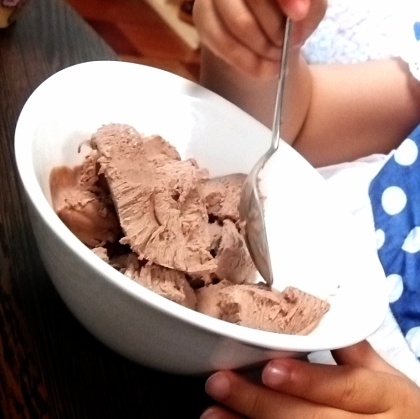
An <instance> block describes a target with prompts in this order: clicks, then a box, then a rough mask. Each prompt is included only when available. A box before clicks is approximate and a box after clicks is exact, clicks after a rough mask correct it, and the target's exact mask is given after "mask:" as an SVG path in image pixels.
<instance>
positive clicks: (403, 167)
mask: <svg viewBox="0 0 420 419" xmlns="http://www.w3.org/2000/svg"><path fill="white" fill-rule="evenodd" d="M414 34H415V36H416V40H417V41H419V40H420V22H416V23H415V24H414ZM369 197H370V200H371V205H372V212H373V218H374V224H375V229H376V238H377V247H378V255H379V259H380V261H381V263H382V265H383V268H384V271H385V274H386V276H387V282H388V285H389V290H390V293H389V296H390V308H391V310H392V313H393V315H394V317H395V319H396V321H397V323H398V325H399V327H400V328H401V331H402V333H403V335H404V336H405V338H406V340H407V343H408V345H409V346H410V348H411V349H412V350H413V352H414V353H415V354H416V356H417V358H419V359H420V126H418V127H417V128H416V129H415V130H414V131H413V132H412V133H411V134H410V135H409V137H408V138H407V139H406V140H405V141H404V142H403V143H402V144H401V145H400V146H399V147H398V149H397V150H396V151H395V153H394V154H393V155H392V156H391V158H390V159H389V160H388V161H387V163H386V164H385V165H384V167H383V168H382V169H381V170H380V171H379V173H378V174H377V175H376V177H375V178H374V179H373V180H372V182H371V184H370V186H369Z"/></svg>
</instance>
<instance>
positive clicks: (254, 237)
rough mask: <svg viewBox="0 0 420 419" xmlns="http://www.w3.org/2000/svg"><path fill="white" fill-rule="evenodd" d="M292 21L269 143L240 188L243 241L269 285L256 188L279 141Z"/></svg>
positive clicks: (270, 275) (270, 272)
mask: <svg viewBox="0 0 420 419" xmlns="http://www.w3.org/2000/svg"><path fill="white" fill-rule="evenodd" d="M290 28H291V21H290V19H289V18H287V19H286V24H285V29H284V40H283V50H282V59H281V67H280V72H279V79H278V84H277V96H276V104H275V108H274V119H273V128H272V138H271V146H270V148H269V149H268V151H267V152H266V153H265V154H264V155H263V156H262V157H261V158H260V159H259V160H258V162H257V163H256V164H255V166H254V167H253V168H252V170H251V172H250V173H249V174H248V176H247V177H246V179H245V182H244V185H243V187H242V193H241V199H240V203H239V212H240V216H241V220H242V221H244V222H245V241H246V244H247V246H248V250H249V253H250V255H251V258H252V260H253V262H254V264H255V267H256V268H257V270H258V271H259V273H260V274H261V276H262V277H263V279H264V280H265V282H266V283H267V285H268V286H270V287H271V286H272V285H273V270H272V267H271V259H270V251H269V248H268V241H267V233H266V227H265V220H264V210H263V205H262V202H261V198H260V194H259V190H258V174H259V172H260V170H261V169H262V168H263V167H264V166H265V164H266V163H267V161H268V160H269V159H270V157H271V156H272V155H273V154H274V153H275V152H276V151H277V149H278V147H279V144H280V137H281V136H280V125H281V115H282V108H283V93H284V84H285V79H286V71H287V57H288V52H289V37H290Z"/></svg>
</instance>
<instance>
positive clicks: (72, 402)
mask: <svg viewBox="0 0 420 419" xmlns="http://www.w3.org/2000/svg"><path fill="white" fill-rule="evenodd" d="M116 58H117V57H116V55H115V54H114V53H113V52H112V50H111V49H110V48H109V47H108V46H107V45H106V44H105V43H104V42H103V41H102V40H101V39H100V38H98V36H97V35H96V34H95V33H94V32H93V31H92V30H91V29H90V27H88V26H87V25H86V24H85V23H84V22H83V21H82V20H81V19H80V18H79V17H78V16H77V15H76V14H75V13H74V11H73V10H72V9H70V8H69V7H68V6H67V5H66V4H65V3H63V2H62V1H61V0H31V1H30V2H29V4H28V6H27V8H26V9H25V10H24V11H23V12H22V14H21V16H20V18H19V19H18V21H17V22H16V23H15V24H14V25H13V26H11V27H10V28H8V29H5V30H0V405H1V412H0V418H1V419H3V418H5V419H8V418H30V419H34V418H89V419H96V418H147V419H153V418H169V417H181V418H183V419H185V418H198V417H199V415H200V413H201V412H202V410H203V409H204V408H205V407H206V406H207V405H208V404H209V403H210V401H209V399H208V398H207V397H206V395H205V393H204V390H203V388H204V378H203V377H183V376H176V375H169V374H164V373H161V372H157V371H153V370H150V369H147V368H144V367H142V366H139V365H137V364H134V363H132V362H130V361H128V360H126V359H124V358H122V357H121V356H119V355H117V354H115V353H114V352H112V351H111V350H109V349H108V348H106V347H105V346H104V345H102V344H101V343H100V342H98V341H97V340H96V339H95V338H93V337H92V336H91V335H90V334H89V333H88V332H87V331H86V330H85V329H84V328H83V327H82V326H81V325H80V324H79V323H78V322H77V321H76V320H75V318H74V317H73V316H72V315H71V313H70V312H69V311H68V309H67V308H66V306H65V305H64V303H63V302H62V300H61V299H60V297H59V296H58V294H57V292H56V291H55V289H54V287H53V285H52V283H51V281H50V279H49V277H48V275H47V274H46V272H45V271H44V269H43V266H42V263H41V262H40V260H39V257H38V251H37V248H36V245H35V241H34V237H33V234H32V230H31V226H30V222H29V218H28V213H27V208H26V205H25V201H24V196H23V193H22V190H21V186H20V182H19V178H18V174H17V170H16V166H15V159H14V149H13V139H14V130H15V126H16V122H17V119H18V116H19V113H20V110H21V109H22V107H23V105H24V103H25V101H26V99H27V98H28V97H29V95H30V94H31V93H32V92H33V90H34V89H35V88H36V87H37V86H38V85H39V84H40V83H41V82H42V81H43V80H45V79H46V78H47V77H49V76H50V75H52V74H53V73H55V72H57V71H58V70H60V69H62V68H65V67H67V66H69V65H72V64H76V63H79V62H84V61H90V60H101V59H116Z"/></svg>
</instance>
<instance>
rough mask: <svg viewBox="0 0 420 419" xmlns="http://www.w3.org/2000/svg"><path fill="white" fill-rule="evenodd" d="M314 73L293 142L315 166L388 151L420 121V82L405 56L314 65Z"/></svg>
mask: <svg viewBox="0 0 420 419" xmlns="http://www.w3.org/2000/svg"><path fill="white" fill-rule="evenodd" d="M310 77H311V79H312V83H311V87H312V94H311V100H310V105H309V107H308V112H307V115H306V119H305V122H304V123H303V125H302V128H301V131H300V132H299V133H298V134H297V135H296V136H295V137H293V138H292V143H293V146H294V147H295V148H296V149H297V150H298V151H299V152H300V153H301V154H302V155H304V156H305V157H306V158H307V159H308V160H309V161H310V162H311V163H312V164H314V165H315V166H322V165H327V164H331V163H338V162H343V161H350V160H353V159H355V158H359V157H363V156H366V155H369V154H372V153H388V152H389V151H391V150H392V149H393V148H395V147H396V146H398V145H399V144H400V143H401V141H402V140H404V139H405V138H406V136H407V135H408V134H409V133H410V132H411V131H412V130H413V129H414V128H415V127H416V126H417V125H418V124H419V123H420V83H419V82H418V81H416V80H415V79H414V78H413V77H412V75H411V74H410V72H409V70H408V66H407V64H405V63H404V62H402V61H401V60H400V59H389V60H384V61H371V62H367V63H359V64H351V65H324V66H311V67H310ZM290 95H291V96H293V92H290ZM293 118H294V117H293V116H291V119H293ZM285 122H286V120H285ZM286 123H287V124H289V122H286Z"/></svg>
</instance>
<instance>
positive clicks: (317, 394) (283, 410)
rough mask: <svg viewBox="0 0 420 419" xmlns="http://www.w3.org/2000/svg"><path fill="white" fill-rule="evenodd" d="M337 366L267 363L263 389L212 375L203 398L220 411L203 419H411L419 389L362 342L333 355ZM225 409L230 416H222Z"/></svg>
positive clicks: (228, 375)
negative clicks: (218, 403)
mask: <svg viewBox="0 0 420 419" xmlns="http://www.w3.org/2000/svg"><path fill="white" fill-rule="evenodd" d="M334 357H335V358H336V361H337V363H338V364H339V365H338V366H335V365H319V364H310V363H307V362H304V361H300V360H295V359H282V360H274V361H271V362H269V363H268V364H267V365H266V367H265V368H264V370H263V374H262V380H263V383H264V384H265V386H266V387H264V385H259V384H256V383H253V382H250V381H247V380H246V379H245V378H243V377H242V376H240V375H238V374H235V373H233V372H231V371H222V372H217V373H216V374H214V375H212V376H211V377H210V378H209V379H208V381H207V383H206V391H207V393H208V394H209V395H210V396H211V397H213V398H214V399H215V400H217V401H218V402H220V404H222V405H223V406H224V407H220V406H218V407H216V406H215V407H211V408H209V409H208V410H206V411H205V412H204V414H203V416H202V418H203V419H204V418H205V419H238V418H240V417H247V418H252V419H277V418H278V419H298V418H312V419H318V418H319V419H359V418H366V417H375V418H376V419H403V418H404V419H417V418H418V417H419V412H420V388H419V387H417V386H416V385H415V384H414V383H413V382H412V381H410V380H409V379H408V378H407V377H405V376H404V375H402V374H401V373H399V372H398V371H396V370H395V369H394V368H392V367H391V366H390V365H389V364H387V363H386V362H385V361H384V360H382V359H381V358H380V357H379V355H378V354H376V352H375V351H374V350H373V349H372V348H371V346H370V345H369V344H368V343H367V342H362V343H360V344H358V345H354V346H352V347H350V348H346V349H341V350H339V351H335V353H334ZM228 409H230V410H228Z"/></svg>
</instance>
